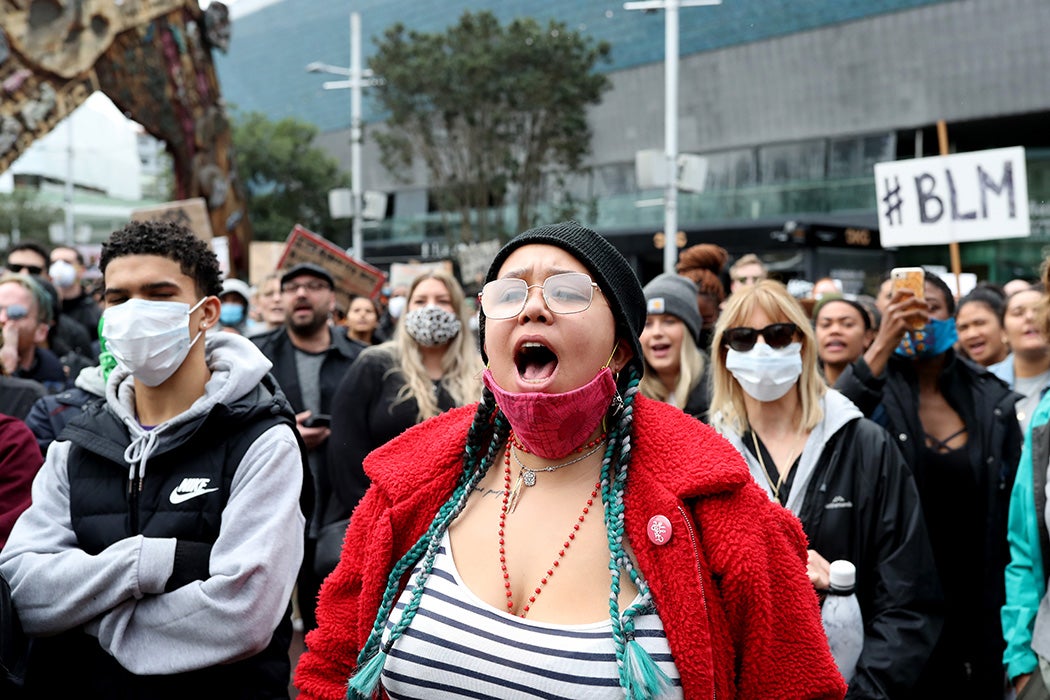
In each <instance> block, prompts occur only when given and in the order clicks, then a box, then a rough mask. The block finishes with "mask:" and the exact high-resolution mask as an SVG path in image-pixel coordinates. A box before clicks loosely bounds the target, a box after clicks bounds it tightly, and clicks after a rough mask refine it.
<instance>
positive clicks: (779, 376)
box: [726, 343, 802, 402]
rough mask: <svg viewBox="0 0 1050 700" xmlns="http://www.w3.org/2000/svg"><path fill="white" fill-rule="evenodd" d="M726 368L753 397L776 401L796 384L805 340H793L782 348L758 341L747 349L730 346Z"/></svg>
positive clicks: (800, 371)
mask: <svg viewBox="0 0 1050 700" xmlns="http://www.w3.org/2000/svg"><path fill="white" fill-rule="evenodd" d="M726 369H728V370H729V371H730V372H731V373H732V374H733V376H734V377H735V378H736V380H737V381H738V382H740V386H741V388H743V390H744V391H746V392H747V393H748V395H749V396H750V397H751V398H753V399H755V400H756V401H763V402H765V401H776V400H777V399H779V398H780V397H782V396H784V394H786V393H788V391H790V390H791V387H793V386H795V382H797V381H798V378H799V376H800V375H801V374H802V343H791V344H790V345H788V346H786V347H783V348H781V349H780V350H774V349H773V348H771V347H769V345H767V344H766V343H756V344H755V347H753V348H752V349H751V350H748V351H747V352H738V351H736V350H734V349H733V348H729V352H728V353H726Z"/></svg>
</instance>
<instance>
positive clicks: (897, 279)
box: [890, 267, 926, 330]
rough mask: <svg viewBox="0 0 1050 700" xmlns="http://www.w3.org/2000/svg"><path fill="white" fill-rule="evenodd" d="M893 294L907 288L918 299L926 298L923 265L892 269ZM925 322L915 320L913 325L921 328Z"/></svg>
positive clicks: (914, 327)
mask: <svg viewBox="0 0 1050 700" xmlns="http://www.w3.org/2000/svg"><path fill="white" fill-rule="evenodd" d="M890 280H891V283H892V290H893V296H896V295H897V292H898V291H899V290H901V289H907V290H908V291H910V292H912V293H913V294H914V295H915V298H916V299H921V300H923V301H925V300H926V272H925V270H923V269H922V268H921V267H895V268H893V269H892V270H890ZM924 325H925V324H923V323H921V322H918V321H915V322H913V323H912V324H911V327H912V328H913V329H915V330H919V329H921V328H922V327H923V326H924Z"/></svg>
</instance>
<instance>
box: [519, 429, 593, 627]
mask: <svg viewBox="0 0 1050 700" xmlns="http://www.w3.org/2000/svg"><path fill="white" fill-rule="evenodd" d="M603 440H605V434H604V433H603V434H602V435H600V436H599V437H597V438H595V439H594V440H592V441H591V442H589V443H587V444H586V445H584V446H582V447H580V448H579V449H578V450H576V451H577V452H582V451H583V450H587V449H591V448H594V447H596V446H597V445H598V444H599V443H600V442H602V441H603ZM512 444H513V445H514V447H516V448H517V449H522V448H521V447H519V446H518V443H517V441H516V440H515V439H514V436H513V435H511V438H510V439H509V440H507V452H506V455H505V456H504V459H503V506H502V507H501V508H500V514H499V566H500V569H502V571H503V587H504V588H505V589H506V591H507V610H508V611H510V610H513V609H514V600H513V593H511V589H510V572H509V571H508V570H507V550H506V548H505V542H504V538H503V533H504V530H505V529H506V526H507V513H508V512H509V511H510V510H511V508H510V507H509V504H510V501H511V487H510V448H511V445H512ZM520 480H521V479H520V477H519V481H520ZM601 486H602V482H601V480H598V481H597V482H595V484H594V489H593V490H592V491H591V495H590V496H588V497H587V503H586V504H585V505H584V506H583V512H582V513H580V515H579V517H578V518H577V519H576V522H575V523H573V525H572V531H571V532H569V535H568V537H566V538H565V542H563V543H562V546H561V549H559V550H558V556H557V557H555V559H554V563H553V564H551V567H550V568H549V569H547V573H546V575H544V576H542V577H541V578H540V584H539V585H538V586H536V588H535V589H534V590H533V592H532V595H530V596H529V602H527V603H526V604H525V605H523V606H522V608H521V612H520V613H518V615H519V617H525V616H526V615H528V614H529V608H531V607H532V604H533V603H535V602H536V597H537V596H538V595H539V594H540V593H541V592H543V587H544V586H546V585H547V581H548V580H550V578H551V577H552V576H554V572H555V571H556V570H557V569H558V567H559V566H560V565H561V560H562V559H563V558H564V557H565V552H566V551H567V550H568V549H569V546H570V545H571V544H572V542H573V541H574V540H575V539H576V533H577V532H578V531H579V529H580V525H582V524H583V521H584V518H586V517H587V513H588V512H589V511H590V508H591V506H592V505H594V499H595V498H597V497H598V491H599V489H601Z"/></svg>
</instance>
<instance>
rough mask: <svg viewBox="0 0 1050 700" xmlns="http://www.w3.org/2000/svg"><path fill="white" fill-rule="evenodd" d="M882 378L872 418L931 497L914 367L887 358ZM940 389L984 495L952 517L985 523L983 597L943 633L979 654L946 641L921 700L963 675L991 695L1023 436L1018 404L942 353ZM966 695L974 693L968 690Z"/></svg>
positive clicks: (952, 610)
mask: <svg viewBox="0 0 1050 700" xmlns="http://www.w3.org/2000/svg"><path fill="white" fill-rule="evenodd" d="M884 374H885V376H884V377H883V378H880V379H882V380H884V381H885V385H884V386H883V388H882V401H881V403H880V404H879V406H878V407H877V408H876V409H875V417H876V419H877V420H878V422H880V423H881V424H883V425H884V427H885V428H886V429H887V430H888V431H889V433H890V436H891V437H892V439H893V440H894V441H895V442H896V443H897V446H898V447H899V448H900V451H901V453H902V454H903V455H904V458H905V461H906V462H907V463H908V465H909V466H910V467H911V469H912V472H913V474H914V475H915V482H916V484H917V486H918V487H919V492H920V494H927V493H929V492H933V493H936V491H937V488H936V487H937V485H936V484H927V479H926V476H927V475H926V465H925V464H924V460H923V457H922V455H923V449H922V447H923V445H924V444H925V442H924V441H925V431H924V430H923V427H922V423H921V421H920V419H919V388H918V377H917V375H916V372H915V368H914V361H912V360H909V359H906V358H900V357H894V358H891V360H890V363H889V365H888V367H887V370H886V372H885V373H884ZM843 376H844V377H845V376H846V375H843ZM854 377H856V375H854ZM939 386H940V389H941V392H942V394H943V395H944V397H945V399H946V400H947V401H948V403H949V405H950V406H951V407H952V408H953V409H954V410H955V411H956V412H957V413H958V414H959V416H960V418H962V420H963V423H964V424H965V426H966V429H967V432H968V437H967V445H966V455H967V456H968V457H969V463H970V465H971V466H972V468H973V470H974V471H973V476H974V480H975V483H976V484H977V485H978V486H979V488H980V489H981V490H982V492H983V494H984V497H983V502H981V503H972V504H962V503H960V504H959V513H958V517H959V518H960V519H962V518H968V519H969V518H976V519H978V520H979V522H983V523H984V526H983V538H984V541H983V542H975V543H974V563H975V565H976V566H977V568H978V569H979V570H978V573H977V575H978V576H979V577H980V581H979V588H980V591H981V593H980V595H979V596H975V597H974V598H973V599H972V600H968V601H966V602H965V603H964V604H962V603H960V604H955V605H949V607H948V608H947V610H946V625H947V626H948V627H947V628H948V629H952V628H954V629H960V628H961V629H967V630H970V631H973V633H974V635H975V637H977V638H979V639H981V640H983V641H982V643H981V648H979V649H977V648H969V647H970V645H969V644H968V643H961V642H960V641H959V640H958V639H956V638H955V637H954V636H953V635H952V634H950V633H946V635H945V638H943V639H942V640H941V641H940V642H939V643H938V649H937V650H936V651H935V657H936V658H935V663H934V661H931V665H930V666H929V667H928V668H927V669H926V671H925V672H924V674H923V678H922V680H921V681H920V689H921V691H922V692H926V691H927V690H932V689H935V688H938V687H944V686H943V685H941V681H942V680H943V677H944V674H945V673H949V672H950V673H955V672H958V671H959V669H960V668H965V669H967V670H966V671H965V674H966V675H968V676H969V677H970V678H972V679H985V681H984V682H985V683H986V686H985V687H987V688H988V689H989V691H990V690H991V687H992V685H993V684H995V682H996V677H997V676H1001V666H1002V652H1003V648H1004V642H1003V635H1002V624H1001V620H1000V617H999V610H1000V608H1001V607H1002V605H1003V603H1004V601H1005V596H1006V593H1005V584H1004V578H1003V572H1004V570H1005V567H1006V564H1007V562H1008V561H1009V556H1010V554H1009V548H1008V545H1007V540H1006V532H1007V515H1008V512H1009V505H1010V491H1011V489H1012V488H1013V482H1014V476H1015V474H1016V472H1017V462H1018V459H1019V458H1020V455H1021V441H1022V435H1021V429H1020V426H1019V425H1018V423H1017V417H1016V413H1015V409H1014V404H1015V402H1016V401H1017V399H1018V398H1020V397H1019V395H1018V394H1016V393H1014V392H1013V391H1011V390H1010V388H1009V387H1008V386H1007V385H1006V384H1005V383H1004V382H1003V381H1001V380H1000V379H998V378H997V377H995V376H994V375H993V374H991V373H990V372H988V371H987V370H986V369H984V368H983V367H980V366H979V365H976V364H974V363H973V362H970V361H969V360H966V359H964V358H961V357H958V356H957V355H956V354H955V352H954V351H953V350H948V351H947V353H946V357H945V365H944V368H943V369H942V371H941V375H940V379H939ZM869 389H870V387H869ZM923 503H924V510H926V511H928V510H930V506H928V505H927V496H926V495H923ZM927 517H929V514H928V513H927ZM938 524H939V525H943V523H938ZM938 556H940V555H939V554H938ZM943 583H944V586H945V591H946V595H948V596H949V598H950V597H951V596H952V595H954V594H953V593H952V589H953V587H954V586H955V585H956V584H958V583H959V582H957V581H944V582H943ZM964 647H965V648H964ZM975 682H980V681H975ZM965 692H979V691H978V688H977V687H976V686H973V687H971V688H970V689H968V690H967V691H965Z"/></svg>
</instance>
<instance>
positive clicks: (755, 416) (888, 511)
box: [711, 280, 941, 698]
mask: <svg viewBox="0 0 1050 700" xmlns="http://www.w3.org/2000/svg"><path fill="white" fill-rule="evenodd" d="M834 306H843V305H842V304H834ZM826 308H827V306H825V309H826ZM714 343H715V345H714V347H715V348H716V350H715V352H714V353H713V356H712V358H711V366H712V369H711V374H712V379H713V385H714V394H713V396H712V399H711V424H712V425H714V426H715V427H716V428H717V429H718V430H720V431H721V432H722V434H723V435H725V436H726V438H728V439H729V441H730V442H731V443H732V444H733V445H734V446H735V447H736V448H737V450H739V452H740V453H741V454H742V455H744V457H745V459H746V460H747V463H748V466H749V468H750V472H751V475H752V477H753V478H754V480H755V482H756V483H757V484H758V485H759V486H761V487H762V488H763V489H764V490H765V492H766V494H767V495H768V497H769V498H770V500H773V501H776V502H778V503H781V504H783V505H784V507H786V508H787V509H788V510H790V511H791V512H792V513H795V514H796V515H797V516H798V517H799V519H800V520H801V521H802V527H803V529H804V530H805V532H806V536H807V537H808V539H809V546H810V549H809V561H808V573H809V579H810V582H811V583H812V585H813V587H814V588H815V589H816V590H817V591H818V592H824V591H826V590H827V589H828V586H829V573H830V571H829V568H830V562H832V561H835V560H836V559H845V560H848V561H850V562H852V563H853V564H854V565H855V566H856V568H857V599H858V600H859V602H860V607H861V611H862V612H863V617H864V621H865V629H864V649H863V651H862V653H861V656H860V660H859V662H858V663H857V668H856V675H854V676H853V678H852V680H851V681H850V686H849V692H848V693H847V695H846V697H847V698H898V697H907V691H908V689H909V688H910V687H911V686H912V684H914V683H915V682H916V680H917V679H918V677H919V672H920V671H921V670H922V667H923V664H924V663H925V662H926V659H927V657H928V656H929V655H930V653H931V651H932V650H933V647H934V643H935V642H936V640H937V635H938V633H939V631H940V626H941V618H940V615H939V614H938V607H939V604H940V590H939V587H938V585H937V570H936V568H935V566H934V563H933V553H932V550H931V548H930V542H929V538H928V535H927V532H926V526H925V523H924V521H923V516H922V509H921V507H920V505H919V492H918V489H917V488H916V486H915V482H914V480H913V478H912V476H911V472H910V470H909V469H908V466H907V464H906V463H905V461H904V458H903V457H902V455H901V453H900V451H899V450H898V449H897V448H896V447H895V446H894V444H893V442H892V441H891V440H890V438H889V436H888V435H887V434H886V432H885V431H884V430H883V429H882V428H880V427H879V426H878V425H876V424H875V423H873V422H872V421H870V420H868V419H866V418H864V417H863V415H862V414H861V412H860V411H859V410H858V409H857V408H856V406H854V405H853V404H852V403H850V401H849V400H847V399H846V398H845V397H844V396H843V395H842V394H840V393H838V392H837V391H835V390H833V389H829V388H828V387H827V385H826V384H825V383H824V381H823V379H822V378H821V377H820V373H819V370H818V368H817V352H816V343H815V341H814V335H813V331H812V330H811V329H810V327H809V323H808V322H807V318H806V316H805V313H804V312H803V310H802V307H801V305H800V304H799V303H798V302H797V301H796V300H795V299H794V298H793V297H792V296H791V295H790V294H789V293H788V291H787V289H786V288H785V287H784V285H783V284H781V283H780V282H776V281H774V280H763V281H761V282H759V283H758V284H756V285H754V286H752V287H749V288H747V289H744V290H740V291H738V292H735V293H734V294H733V295H732V296H731V297H730V298H729V301H728V302H727V303H726V307H725V308H724V309H723V310H722V315H721V317H720V318H719V320H718V324H717V325H716V326H715V336H714Z"/></svg>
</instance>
